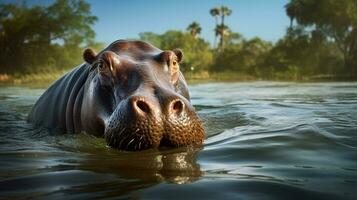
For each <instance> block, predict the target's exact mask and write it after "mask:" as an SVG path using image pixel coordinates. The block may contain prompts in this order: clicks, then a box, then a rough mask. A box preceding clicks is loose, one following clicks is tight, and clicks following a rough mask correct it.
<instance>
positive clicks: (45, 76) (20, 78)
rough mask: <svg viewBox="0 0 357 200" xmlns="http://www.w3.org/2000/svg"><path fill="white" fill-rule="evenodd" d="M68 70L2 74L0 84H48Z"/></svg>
mask: <svg viewBox="0 0 357 200" xmlns="http://www.w3.org/2000/svg"><path fill="white" fill-rule="evenodd" d="M65 73H66V71H52V72H44V73H32V74H15V75H8V74H0V85H30V86H47V85H49V84H51V83H52V82H53V81H55V80H57V79H58V78H60V77H61V76H62V75H64V74H65Z"/></svg>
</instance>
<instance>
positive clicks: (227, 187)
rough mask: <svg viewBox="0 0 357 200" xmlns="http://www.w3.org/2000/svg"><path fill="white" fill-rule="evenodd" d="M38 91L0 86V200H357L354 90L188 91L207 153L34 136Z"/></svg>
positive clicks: (311, 86) (263, 86) (319, 86)
mask: <svg viewBox="0 0 357 200" xmlns="http://www.w3.org/2000/svg"><path fill="white" fill-rule="evenodd" d="M43 92H44V89H33V88H27V87H0V198H2V197H3V198H14V197H15V198H21V199H22V198H24V199H26V198H42V199H64V198H70V199H76V198H78V199H87V198H103V197H106V198H113V199H118V198H134V199H136V198H143V199H158V198H162V199H198V198H199V199H356V196H357V83H277V82H249V83H209V84H196V85H191V86H190V92H191V96H192V103H193V104H194V106H195V107H196V110H197V111H198V113H199V115H200V116H201V118H202V119H203V121H204V123H205V129H206V140H205V143H204V146H203V147H202V148H192V147H190V148H178V149H161V150H146V151H142V152H122V151H118V150H113V149H110V148H108V147H106V145H105V142H104V140H103V139H100V138H95V137H92V136H88V135H86V134H75V135H71V134H67V135H50V134H48V133H46V132H45V131H43V130H35V129H33V128H32V127H31V125H29V124H27V123H26V116H27V113H28V112H29V110H30V109H31V107H32V105H33V104H34V103H35V101H36V99H38V97H39V96H40V95H41V94H42V93H43ZM44 114H50V113H44Z"/></svg>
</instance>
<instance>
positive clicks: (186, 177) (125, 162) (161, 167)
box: [79, 147, 203, 184]
mask: <svg viewBox="0 0 357 200" xmlns="http://www.w3.org/2000/svg"><path fill="white" fill-rule="evenodd" d="M199 150H200V149H199V148H194V147H188V148H179V149H171V150H146V151H144V152H122V153H117V154H116V155H112V156H106V157H104V158H103V155H98V154H97V155H89V156H87V157H86V159H85V160H83V161H81V162H80V163H79V164H80V165H79V168H80V169H82V170H89V171H94V172H98V173H108V172H110V173H114V174H117V175H119V176H120V177H121V178H126V179H141V180H150V181H152V182H157V183H158V182H163V181H165V182H169V183H175V184H185V183H192V182H194V181H196V180H198V179H199V177H201V176H202V174H203V173H202V172H201V170H200V165H199V164H198V163H197V161H196V156H197V153H198V151H199Z"/></svg>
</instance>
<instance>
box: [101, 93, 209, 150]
mask: <svg viewBox="0 0 357 200" xmlns="http://www.w3.org/2000/svg"><path fill="white" fill-rule="evenodd" d="M151 107H152V105H150V104H149V103H147V102H146V101H144V100H133V99H131V100H126V101H123V102H121V103H120V105H119V106H118V108H117V109H116V110H115V111H114V112H113V114H112V115H111V116H110V118H109V120H108V121H107V123H106V128H105V133H104V138H105V140H106V142H107V145H108V146H110V147H112V148H116V149H120V150H126V151H139V150H145V149H149V148H158V147H161V146H168V147H180V146H190V145H193V146H195V145H201V144H202V143H203V140H204V128H203V126H202V122H201V120H200V119H199V117H198V116H197V115H196V113H195V112H194V109H193V107H192V106H190V104H189V103H187V102H182V101H180V103H174V104H173V105H172V109H171V110H172V111H171V112H166V113H165V112H162V111H161V110H160V109H156V110H154V109H152V108H151Z"/></svg>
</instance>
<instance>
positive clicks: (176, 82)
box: [28, 40, 204, 151]
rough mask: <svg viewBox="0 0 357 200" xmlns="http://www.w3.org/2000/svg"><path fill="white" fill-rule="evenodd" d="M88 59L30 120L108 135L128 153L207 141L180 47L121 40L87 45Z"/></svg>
mask: <svg viewBox="0 0 357 200" xmlns="http://www.w3.org/2000/svg"><path fill="white" fill-rule="evenodd" d="M83 59H84V61H85V62H84V63H83V64H81V65H79V66H77V67H75V68H74V69H73V70H71V71H70V72H68V73H67V74H65V75H64V76H63V77H61V78H60V79H59V80H57V81H55V82H54V83H53V84H52V85H51V86H50V87H49V88H48V89H47V90H46V91H45V92H44V93H43V94H42V96H41V97H40V98H39V99H38V101H37V102H36V104H35V105H34V106H33V108H32V110H31V112H30V114H29V117H28V121H29V122H31V123H32V124H33V125H34V126H35V127H43V128H46V129H48V130H50V131H52V132H56V133H80V132H84V133H87V134H90V135H94V136H97V137H103V138H104V139H105V141H106V143H107V145H108V146H109V147H112V148H116V149H120V150H126V151H137V150H144V149H149V148H159V147H161V146H167V147H180V146H191V145H192V146H197V145H198V146H199V145H201V144H202V143H203V139H204V128H203V125H202V121H201V120H200V118H199V117H198V115H197V114H196V112H195V109H194V107H193V106H192V105H191V103H190V94H189V91H188V87H187V83H186V81H185V78H184V76H183V74H182V73H181V71H180V63H181V61H182V59H183V52H182V51H181V50H180V49H173V50H161V49H159V48H157V47H155V46H153V45H151V44H149V43H146V42H143V41H127V40H117V41H115V42H113V43H111V44H110V45H109V46H108V47H106V48H105V49H103V50H102V51H100V52H99V53H96V52H95V51H94V50H93V49H91V48H87V49H85V50H84V52H83Z"/></svg>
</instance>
